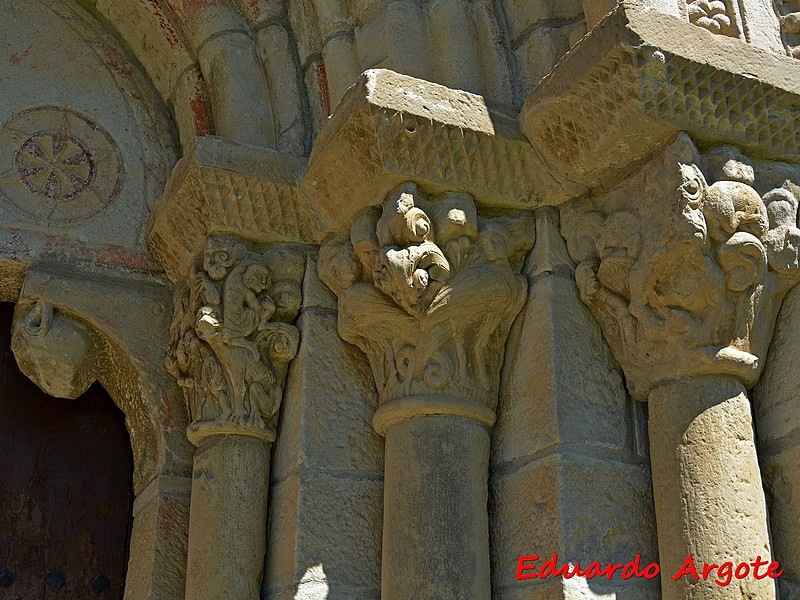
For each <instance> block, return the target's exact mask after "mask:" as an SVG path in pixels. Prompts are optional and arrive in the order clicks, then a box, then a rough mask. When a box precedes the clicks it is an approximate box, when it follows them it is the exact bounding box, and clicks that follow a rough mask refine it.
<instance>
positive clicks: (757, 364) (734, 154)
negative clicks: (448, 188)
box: [562, 134, 800, 399]
mask: <svg viewBox="0 0 800 600" xmlns="http://www.w3.org/2000/svg"><path fill="white" fill-rule="evenodd" d="M763 166H764V165H762V167H763ZM760 170H762V171H764V172H765V177H764V179H763V180H761V181H758V177H756V175H757V174H758V172H759V171H758V170H754V167H753V163H752V162H751V161H750V160H748V159H747V158H746V157H744V156H743V155H742V154H741V153H740V152H739V151H738V150H736V149H735V148H732V147H729V146H728V147H718V148H716V149H714V150H712V151H711V152H710V153H709V154H706V155H705V156H701V155H700V154H699V152H698V151H697V149H696V148H695V147H694V145H693V143H692V141H691V140H690V139H689V138H688V136H686V135H685V134H681V135H680V136H679V137H678V139H677V141H676V142H674V143H673V144H672V145H671V146H670V147H669V148H667V150H666V151H665V152H663V153H662V154H660V155H659V156H657V157H656V158H655V159H653V160H652V161H651V162H650V163H648V164H647V165H645V166H644V167H643V168H642V169H641V171H640V172H639V173H637V174H636V175H634V176H633V177H631V178H629V179H628V180H627V181H625V182H624V183H623V184H621V185H620V186H618V187H617V188H615V189H613V190H611V191H610V192H608V193H606V194H603V195H600V196H596V197H593V198H590V199H589V200H584V201H580V202H578V203H576V204H574V205H572V206H569V207H564V209H562V216H563V225H564V234H565V237H566V239H567V242H568V246H569V251H570V254H571V256H572V258H573V259H574V260H575V261H576V263H577V269H576V273H575V276H576V280H577V283H578V287H579V289H580V293H581V297H582V299H583V301H584V303H585V304H586V305H587V306H588V307H589V309H590V310H591V311H592V313H593V314H594V316H595V317H596V318H597V320H598V321H599V322H600V325H601V327H602V329H603V332H604V334H605V336H606V339H607V340H608V342H609V344H610V345H611V349H612V351H613V352H614V355H615V357H616V358H617V360H618V361H619V362H620V364H621V366H622V367H623V370H624V371H625V374H626V376H627V379H628V385H629V387H630V390H631V393H632V394H633V395H634V396H635V397H638V398H641V399H644V398H646V396H647V394H648V392H649V391H650V390H651V389H652V388H653V387H654V386H655V385H656V384H658V383H659V382H662V381H665V380H668V379H673V378H679V377H687V376H702V375H729V376H733V377H735V378H737V379H738V380H739V381H741V382H742V383H743V384H744V385H745V386H748V387H749V386H752V385H753V384H754V383H755V381H756V380H757V378H758V376H759V374H760V372H761V369H762V367H763V359H764V358H765V356H766V352H767V348H768V345H769V341H770V338H771V337H772V331H773V328H774V325H775V319H776V317H777V312H778V309H779V307H780V303H781V300H782V299H783V296H784V295H785V294H786V292H787V291H788V290H789V289H790V288H791V286H793V285H794V284H795V283H796V282H797V281H798V279H800V259H799V256H800V229H798V227H797V209H798V197H800V196H799V194H798V192H800V188H798V187H797V185H795V184H794V183H793V182H792V173H791V171H792V168H791V167H790V165H786V164H783V165H781V164H780V163H772V164H771V165H769V166H768V167H767V168H766V169H763V168H760ZM767 180H770V181H767ZM754 186H755V187H754ZM756 187H758V188H759V189H760V191H757V190H756Z"/></svg>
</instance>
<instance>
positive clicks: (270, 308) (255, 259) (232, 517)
mask: <svg viewBox="0 0 800 600" xmlns="http://www.w3.org/2000/svg"><path fill="white" fill-rule="evenodd" d="M303 270H304V263H303V260H302V258H301V257H300V256H298V255H294V254H292V253H290V252H287V251H282V250H280V249H273V250H271V251H267V252H262V253H258V252H253V251H251V250H248V249H247V248H246V247H245V246H244V245H242V244H239V243H236V242H234V241H233V240H232V239H230V238H227V237H224V236H212V237H211V238H210V239H209V241H208V244H207V246H206V249H205V252H204V254H203V256H202V257H201V258H199V259H198V260H197V261H196V262H195V264H194V265H193V267H192V269H191V272H190V274H189V277H188V279H187V281H186V283H185V284H183V285H179V286H177V287H176V292H175V316H174V321H173V325H172V330H171V334H172V346H171V348H172V351H171V354H170V356H169V358H168V360H167V368H168V369H169V370H170V372H171V373H173V375H175V377H176V378H177V380H178V383H179V384H180V385H181V387H183V389H184V393H185V396H186V400H187V403H188V407H189V414H190V417H191V419H192V422H191V424H190V425H189V428H188V436H189V439H190V441H191V442H192V443H193V444H195V446H197V450H196V452H195V457H194V477H193V482H192V498H191V509H190V516H189V547H188V564H187V573H186V581H187V584H186V598H187V600H228V599H230V598H241V599H242V600H246V599H252V600H256V599H257V598H258V597H259V591H260V587H261V577H262V574H263V570H264V555H265V551H266V536H265V534H266V523H267V495H268V490H269V461H270V448H271V445H272V442H273V441H274V440H275V425H276V420H277V415H278V409H279V408H280V402H281V398H282V394H283V382H284V379H285V376H286V369H287V366H288V363H289V361H290V360H291V359H292V358H293V357H294V355H295V353H296V352H297V346H298V341H299V334H298V331H297V329H296V328H295V327H294V326H292V325H290V324H289V323H291V322H292V321H293V320H294V318H295V316H296V315H297V312H298V310H299V308H300V286H299V283H300V281H301V279H302V276H303Z"/></svg>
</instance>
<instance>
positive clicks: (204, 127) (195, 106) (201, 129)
mask: <svg viewBox="0 0 800 600" xmlns="http://www.w3.org/2000/svg"><path fill="white" fill-rule="evenodd" d="M189 107H190V108H191V109H192V115H193V116H194V118H193V119H192V120H193V121H194V134H195V135H196V136H197V137H204V136H207V135H208V134H209V127H208V114H207V113H206V103H205V102H204V101H203V92H202V90H200V89H197V90H196V91H195V93H194V98H192V99H191V100H189Z"/></svg>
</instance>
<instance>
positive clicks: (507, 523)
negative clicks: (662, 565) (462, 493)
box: [490, 453, 658, 597]
mask: <svg viewBox="0 0 800 600" xmlns="http://www.w3.org/2000/svg"><path fill="white" fill-rule="evenodd" d="M490 490H491V492H490V509H491V511H492V512H490V515H491V516H490V520H491V522H490V531H491V535H492V548H493V556H492V559H493V571H492V572H493V575H494V577H493V578H494V584H495V587H496V588H503V587H511V586H515V585H517V582H516V567H517V560H518V558H519V556H520V555H534V554H536V555H539V556H541V557H545V559H546V558H549V557H550V556H551V555H552V554H553V553H557V554H558V555H559V561H561V562H560V564H564V562H566V561H569V562H573V563H574V562H580V563H581V564H582V565H588V564H589V563H590V562H592V561H599V562H601V563H603V562H606V563H607V562H614V563H623V564H624V563H626V562H628V561H629V560H632V559H633V558H634V556H635V555H636V554H641V557H642V558H641V560H642V561H643V563H644V564H647V563H648V562H652V561H656V560H657V554H658V553H657V550H656V538H655V531H654V527H653V525H652V523H653V522H654V520H655V519H654V516H653V504H652V493H651V486H650V472H649V469H648V468H647V467H646V466H644V465H639V464H630V463H624V462H617V461H612V460H608V459H605V458H600V457H594V458H592V457H586V456H581V455H576V454H571V453H563V454H561V455H554V454H552V455H548V456H545V457H543V458H541V459H539V460H537V461H534V462H531V463H529V464H526V465H524V466H522V467H520V468H519V469H517V470H515V471H512V472H510V473H504V474H502V475H496V476H494V477H493V479H492V482H491V485H490ZM613 583H614V584H615V585H617V586H618V587H619V588H625V587H627V586H629V585H634V584H635V583H636V582H633V581H631V582H630V583H629V582H623V581H621V580H619V581H613ZM639 584H641V582H639ZM653 585H654V589H657V588H658V581H655V580H654V583H653ZM589 597H591V596H589Z"/></svg>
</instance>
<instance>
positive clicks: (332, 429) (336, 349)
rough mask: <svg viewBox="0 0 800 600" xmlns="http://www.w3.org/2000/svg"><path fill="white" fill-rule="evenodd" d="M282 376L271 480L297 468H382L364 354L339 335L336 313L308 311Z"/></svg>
mask: <svg viewBox="0 0 800 600" xmlns="http://www.w3.org/2000/svg"><path fill="white" fill-rule="evenodd" d="M298 326H299V328H300V331H301V338H300V339H301V341H300V349H299V351H298V355H297V357H296V358H295V359H294V360H293V361H292V364H291V366H290V370H289V373H288V375H287V384H286V391H285V393H284V400H283V405H282V408H281V417H280V419H281V420H280V425H279V430H278V438H277V441H276V443H275V446H274V449H273V459H272V469H273V473H272V479H273V481H279V480H281V479H283V478H285V477H287V476H288V475H290V474H292V473H294V472H297V471H298V470H302V469H306V468H313V469H328V470H332V471H336V472H342V471H349V472H353V473H370V474H372V475H380V474H381V473H383V441H382V439H381V438H380V436H378V434H377V433H375V431H374V430H373V428H372V415H373V414H374V413H375V410H376V409H377V402H378V400H377V393H376V391H375V383H374V381H373V378H372V373H371V372H370V371H369V366H368V365H367V362H366V358H365V357H364V355H363V354H362V353H361V352H360V351H359V350H358V349H357V348H356V347H355V346H351V345H350V344H348V343H346V342H344V341H342V339H341V338H340V337H339V334H338V330H337V325H336V314H335V313H333V312H329V311H320V310H308V311H305V312H304V313H303V314H301V316H300V319H299V321H298Z"/></svg>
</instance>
